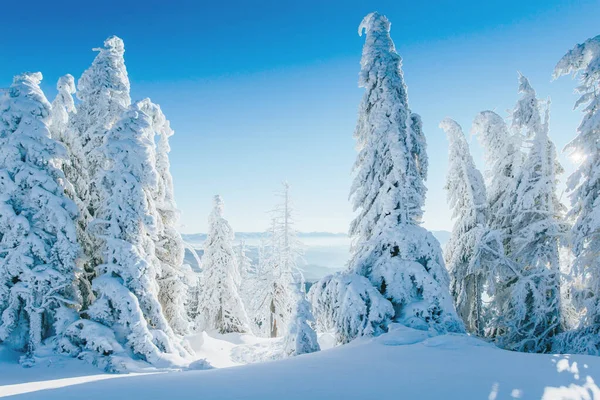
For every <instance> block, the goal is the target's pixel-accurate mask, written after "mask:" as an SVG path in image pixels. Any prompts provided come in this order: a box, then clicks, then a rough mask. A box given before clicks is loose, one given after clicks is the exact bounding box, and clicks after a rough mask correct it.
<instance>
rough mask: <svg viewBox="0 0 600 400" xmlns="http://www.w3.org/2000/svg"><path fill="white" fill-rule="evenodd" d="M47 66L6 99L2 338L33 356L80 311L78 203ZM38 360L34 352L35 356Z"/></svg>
mask: <svg viewBox="0 0 600 400" xmlns="http://www.w3.org/2000/svg"><path fill="white" fill-rule="evenodd" d="M41 80H42V74H41V73H39V72H37V73H25V74H22V75H17V76H16V77H15V78H14V80H13V84H12V86H11V87H10V89H9V90H8V95H7V96H5V97H3V98H2V99H1V101H0V313H1V314H2V318H1V321H0V341H2V342H6V343H8V344H9V345H11V346H12V347H14V348H17V349H20V350H25V351H27V353H28V354H29V356H32V355H33V353H34V352H35V351H36V350H37V349H38V348H39V346H40V345H41V344H42V341H43V340H44V339H47V338H48V337H49V336H52V335H58V334H62V333H63V332H64V329H65V326H66V325H67V324H68V323H69V322H70V321H72V320H74V319H76V318H77V311H78V309H79V308H80V306H81V298H80V296H79V292H78V290H77V287H76V279H77V274H78V267H77V265H76V260H77V258H78V257H79V255H80V247H79V245H78V244H77V238H76V228H75V219H76V217H77V207H76V205H75V204H74V203H73V202H72V201H71V200H69V199H68V198H67V197H66V195H65V189H66V186H67V185H68V182H67V181H66V180H65V176H64V174H63V172H62V171H61V170H60V166H61V163H63V162H65V161H66V157H67V154H66V150H65V148H64V147H63V146H62V145H61V144H60V143H59V142H57V141H56V140H54V139H51V137H50V130H49V126H48V124H49V122H50V118H51V115H50V113H51V106H50V103H49V102H48V100H46V97H45V96H44V94H43V93H42V91H41V89H40V87H39V83H40V81H41ZM29 360H31V359H29Z"/></svg>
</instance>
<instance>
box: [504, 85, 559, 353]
mask: <svg viewBox="0 0 600 400" xmlns="http://www.w3.org/2000/svg"><path fill="white" fill-rule="evenodd" d="M519 92H520V93H521V95H522V96H521V99H520V100H519V101H518V103H517V106H516V107H515V109H514V111H513V118H512V129H513V130H514V131H516V133H515V134H516V135H519V134H520V132H522V131H524V135H523V136H524V137H526V138H528V139H530V143H531V146H530V149H529V152H528V155H527V158H526V160H525V162H524V164H523V166H522V168H520V170H519V172H518V174H517V177H516V188H515V192H514V199H511V200H510V203H511V204H513V210H512V211H511V215H512V217H511V218H512V219H511V222H510V224H511V231H510V236H508V237H507V238H506V242H507V243H510V248H511V254H510V258H511V260H512V261H514V264H515V266H516V268H518V270H519V272H520V275H521V276H516V277H515V276H508V277H506V278H507V279H506V280H505V281H504V282H502V283H501V284H500V285H498V287H499V290H500V291H502V292H504V293H498V294H497V297H496V298H495V300H496V303H502V302H505V303H503V304H498V305H499V307H500V310H501V312H500V313H499V315H498V318H497V320H496V321H494V322H493V325H495V329H496V330H497V337H496V340H497V341H498V343H499V344H500V345H501V346H502V347H505V348H510V349H512V350H518V351H527V352H545V351H549V350H550V344H551V339H552V337H553V336H554V335H556V334H557V333H558V332H559V331H560V328H561V326H560V323H561V317H560V308H561V307H560V285H559V283H560V260H559V241H560V238H561V236H562V235H563V233H564V232H565V227H564V225H563V223H562V221H561V218H562V216H561V213H562V211H563V206H562V205H561V204H560V201H559V200H558V197H557V195H556V185H557V174H558V173H560V172H562V167H561V166H560V164H559V163H558V161H557V158H556V149H555V147H554V143H552V141H551V140H550V138H549V137H548V119H549V105H548V106H547V107H546V113H545V118H544V119H543V120H542V116H541V109H540V107H541V106H540V104H539V101H538V99H537V97H536V93H535V91H534V90H533V88H532V87H531V85H530V83H529V81H528V80H527V78H525V77H524V76H523V75H519Z"/></svg>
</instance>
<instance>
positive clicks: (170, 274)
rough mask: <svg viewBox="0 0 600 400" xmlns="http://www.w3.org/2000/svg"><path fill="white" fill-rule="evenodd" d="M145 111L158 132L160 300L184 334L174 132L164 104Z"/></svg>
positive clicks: (186, 322) (156, 198)
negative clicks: (173, 169) (172, 158)
mask: <svg viewBox="0 0 600 400" xmlns="http://www.w3.org/2000/svg"><path fill="white" fill-rule="evenodd" d="M145 105H146V109H145V110H144V112H145V113H146V114H148V115H149V116H150V118H151V120H152V129H153V130H154V132H155V137H154V140H155V143H156V147H155V149H156V154H155V155H154V159H155V162H156V172H157V175H158V190H157V191H156V192H155V196H154V201H155V205H156V211H157V216H158V219H157V229H158V232H157V236H156V238H155V246H156V256H157V257H158V259H159V261H160V264H161V271H160V279H159V280H158V285H159V288H160V290H159V299H160V303H161V304H162V307H163V312H164V314H165V317H166V318H167V321H169V324H170V325H171V327H172V328H173V330H174V331H175V332H176V333H178V334H181V335H184V334H187V333H189V331H190V322H189V319H188V316H187V312H186V310H185V303H186V297H187V293H188V290H189V289H188V287H187V285H186V283H185V282H186V278H185V276H184V275H185V273H184V271H183V270H182V265H183V259H184V254H185V246H184V243H183V239H182V238H181V235H180V234H179V232H178V231H177V224H178V222H179V210H178V209H177V205H176V203H175V194H174V191H173V177H172V176H171V171H170V168H171V165H170V162H169V152H170V150H171V148H170V146H169V138H170V137H171V136H172V135H173V134H174V132H173V130H172V129H171V126H170V123H169V121H168V120H167V119H166V117H165V115H164V114H163V112H162V110H161V109H160V107H159V106H158V105H156V104H154V103H152V102H146V103H145Z"/></svg>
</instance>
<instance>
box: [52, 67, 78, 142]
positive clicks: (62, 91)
mask: <svg viewBox="0 0 600 400" xmlns="http://www.w3.org/2000/svg"><path fill="white" fill-rule="evenodd" d="M56 90H57V91H58V93H57V95H56V98H55V99H54V101H52V123H51V125H50V133H51V134H52V138H53V139H56V140H58V141H60V142H62V143H65V142H66V141H67V137H66V136H67V134H68V133H67V128H68V126H69V120H70V117H71V115H72V114H74V113H76V112H77V110H76V109H75V101H74V100H73V95H74V94H75V79H74V78H73V75H70V74H67V75H65V76H61V77H60V78H59V79H58V83H57V84H56Z"/></svg>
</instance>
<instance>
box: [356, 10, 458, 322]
mask: <svg viewBox="0 0 600 400" xmlns="http://www.w3.org/2000/svg"><path fill="white" fill-rule="evenodd" d="M363 31H366V35H367V38H366V43H365V45H364V47H363V54H362V60H361V72H360V80H359V85H360V86H361V87H363V88H365V89H366V92H365V94H364V97H363V101H362V103H361V105H360V108H359V118H358V124H357V127H356V132H355V138H356V140H357V144H358V146H357V147H358V151H359V153H358V157H357V160H356V163H355V167H354V171H355V176H354V183H353V185H352V188H351V200H352V204H353V207H354V209H355V210H358V211H359V212H358V216H357V217H356V218H355V219H354V221H353V222H352V224H351V226H350V235H351V236H352V237H353V239H354V243H353V246H352V259H351V260H350V265H349V270H350V272H353V273H356V274H358V275H362V276H365V277H367V278H368V279H369V280H370V281H371V283H372V284H373V285H374V286H375V287H376V288H377V289H378V290H379V291H380V292H381V293H382V294H383V296H384V297H385V298H387V299H388V300H389V301H390V302H391V303H392V304H393V306H394V310H395V317H394V320H395V321H396V322H399V323H402V324H404V325H406V326H409V327H412V328H418V329H425V330H430V329H431V330H434V331H438V332H448V331H451V332H461V331H463V330H464V326H463V324H462V322H461V321H460V318H459V317H458V315H457V314H456V311H455V309H454V305H453V304H452V298H451V296H450V293H449V290H448V285H449V277H448V273H447V271H446V269H445V266H444V260H443V257H442V251H441V248H440V245H439V242H438V241H437V240H436V239H435V238H434V237H433V235H432V234H431V233H430V232H428V231H427V230H425V229H424V228H422V227H421V226H420V225H419V224H420V223H421V218H422V215H423V204H424V201H425V192H426V188H425V184H424V180H425V179H426V175H427V154H426V151H425V148H426V144H425V137H424V135H423V133H422V127H421V121H420V118H419V117H418V115H416V114H413V113H411V111H410V109H409V106H408V97H407V90H406V85H405V83H404V77H403V73H402V69H401V64H402V60H401V58H400V56H399V55H398V53H397V52H396V49H395V47H394V43H393V42H392V39H391V37H390V22H389V21H388V19H387V18H386V17H385V16H383V15H381V14H378V13H371V14H369V15H367V16H366V17H365V18H364V19H363V21H362V22H361V24H360V26H359V34H362V32H363Z"/></svg>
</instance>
